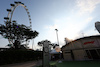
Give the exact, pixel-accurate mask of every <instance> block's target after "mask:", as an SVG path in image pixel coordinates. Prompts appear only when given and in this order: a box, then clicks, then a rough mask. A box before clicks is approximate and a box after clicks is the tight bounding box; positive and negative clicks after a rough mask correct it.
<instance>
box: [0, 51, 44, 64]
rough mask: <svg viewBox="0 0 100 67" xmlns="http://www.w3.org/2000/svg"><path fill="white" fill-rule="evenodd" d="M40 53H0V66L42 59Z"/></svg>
mask: <svg viewBox="0 0 100 67" xmlns="http://www.w3.org/2000/svg"><path fill="white" fill-rule="evenodd" d="M42 56H43V55H42V51H32V50H7V51H1V52H0V65H3V64H11V63H19V62H25V61H32V60H38V59H42Z"/></svg>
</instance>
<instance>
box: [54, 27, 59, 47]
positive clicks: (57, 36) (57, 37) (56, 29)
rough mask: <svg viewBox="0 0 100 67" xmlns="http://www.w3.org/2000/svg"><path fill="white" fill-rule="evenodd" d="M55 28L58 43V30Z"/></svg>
mask: <svg viewBox="0 0 100 67" xmlns="http://www.w3.org/2000/svg"><path fill="white" fill-rule="evenodd" d="M55 30H56V35H57V41H58V45H59V39H58V33H57V32H58V30H57V29H55Z"/></svg>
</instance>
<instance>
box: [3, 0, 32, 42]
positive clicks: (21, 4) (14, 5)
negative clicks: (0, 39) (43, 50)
mask: <svg viewBox="0 0 100 67" xmlns="http://www.w3.org/2000/svg"><path fill="white" fill-rule="evenodd" d="M14 3H15V4H10V6H11V9H7V11H8V15H7V17H4V19H5V20H7V21H6V22H13V21H12V16H13V13H14V11H15V9H16V7H18V6H22V7H24V9H25V10H26V12H27V15H28V19H29V23H30V25H29V28H30V29H31V30H32V22H31V17H30V14H29V11H28V9H27V8H26V6H25V5H24V3H22V2H20V1H18V2H16V1H15V2H14ZM14 22H16V21H14ZM8 41H9V43H10V44H13V43H12V40H11V39H10V38H9V37H8Z"/></svg>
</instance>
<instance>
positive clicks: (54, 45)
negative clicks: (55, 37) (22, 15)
mask: <svg viewBox="0 0 100 67" xmlns="http://www.w3.org/2000/svg"><path fill="white" fill-rule="evenodd" d="M42 42H43V41H41V42H38V45H39V46H41V47H42V46H43V43H42ZM56 46H59V45H58V44H55V43H52V44H49V47H50V48H53V49H54V48H55V47H56Z"/></svg>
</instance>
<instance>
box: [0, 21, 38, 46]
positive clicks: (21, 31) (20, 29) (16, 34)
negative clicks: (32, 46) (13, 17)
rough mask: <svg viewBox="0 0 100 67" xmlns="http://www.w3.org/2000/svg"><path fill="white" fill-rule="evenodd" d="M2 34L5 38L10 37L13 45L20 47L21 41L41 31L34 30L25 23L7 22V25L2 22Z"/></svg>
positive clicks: (33, 36) (0, 26)
mask: <svg viewBox="0 0 100 67" xmlns="http://www.w3.org/2000/svg"><path fill="white" fill-rule="evenodd" d="M0 34H1V35H2V36H3V37H4V38H6V39H9V40H10V42H11V43H12V46H14V47H15V48H18V45H20V43H23V42H25V41H28V40H30V39H33V38H35V37H36V36H37V35H38V34H39V33H38V32H37V31H32V30H31V28H30V27H28V26H25V25H23V24H17V23H16V22H5V25H2V24H0ZM15 42H16V44H15ZM15 45H16V46H15Z"/></svg>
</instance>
